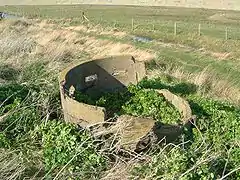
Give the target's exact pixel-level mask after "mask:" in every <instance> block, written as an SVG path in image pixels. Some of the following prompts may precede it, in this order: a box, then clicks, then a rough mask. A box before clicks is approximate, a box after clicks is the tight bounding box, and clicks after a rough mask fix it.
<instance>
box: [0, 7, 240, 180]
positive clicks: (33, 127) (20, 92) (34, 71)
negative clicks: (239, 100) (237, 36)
mask: <svg viewBox="0 0 240 180" xmlns="http://www.w3.org/2000/svg"><path fill="white" fill-rule="evenodd" d="M34 8H35V9H34ZM79 8H80V7H79V6H67V7H58V6H48V7H41V8H39V7H31V6H28V7H11V6H10V7H7V9H8V10H11V11H12V12H17V11H18V13H19V14H21V13H23V12H24V13H25V15H27V16H31V17H33V18H34V17H38V16H40V17H41V18H54V17H55V18H56V19H53V20H51V21H52V22H59V23H60V22H66V20H60V19H59V17H60V15H62V16H63V14H64V15H66V16H69V17H71V16H73V14H74V13H75V15H74V16H75V17H76V16H79ZM81 8H82V9H84V10H86V9H88V10H87V11H88V12H87V16H88V18H89V19H91V21H93V22H94V23H98V22H99V19H100V18H101V16H97V15H98V14H99V12H100V11H102V12H103V11H104V14H103V19H102V20H101V21H103V20H104V19H105V18H106V20H109V19H110V18H111V19H112V18H116V20H117V21H118V22H117V23H118V25H117V26H118V27H120V29H123V30H129V29H130V27H131V26H128V25H130V22H131V16H133V15H135V16H136V17H138V18H139V19H137V18H134V19H136V20H137V22H139V23H140V22H143V21H144V20H146V19H152V21H154V22H159V27H158V25H157V24H156V26H155V28H156V30H157V29H158V28H159V30H160V29H161V28H162V29H164V27H165V25H164V24H162V22H164V20H169V21H170V22H171V23H172V22H174V21H176V20H178V21H183V19H184V22H185V23H186V24H187V25H188V24H189V23H190V24H191V23H192V22H198V21H199V22H200V21H201V22H202V23H203V24H204V23H205V24H208V23H209V21H210V20H206V19H207V17H209V16H212V15H213V14H214V13H216V11H214V10H194V9H190V10H189V9H185V11H182V12H181V13H180V14H179V12H176V9H175V8H151V7H149V8H147V9H146V11H144V12H143V11H142V8H141V7H136V8H135V9H133V8H132V7H127V8H125V7H124V8H123V7H122V9H118V11H116V7H108V8H107V9H106V8H105V7H103V6H91V7H90V6H82V7H81ZM73 9H74V10H73ZM153 9H154V11H153ZM35 10H37V11H36V13H35V12H34V11H35ZM69 10H72V12H71V13H63V12H70V11H69ZM192 12H195V13H197V15H196V16H192ZM218 12H220V11H218ZM221 12H222V11H221ZM34 13H35V14H36V15H34ZM123 13H125V14H124V15H123ZM152 13H155V16H154V15H153V14H152ZM231 13H233V14H235V15H237V14H238V12H231ZM120 15H121V16H120ZM129 17H130V18H129ZM94 18H95V20H94ZM117 18H119V19H117ZM204 19H205V20H204ZM138 20H139V21H138ZM120 22H122V23H123V24H120ZM127 22H128V23H129V24H127ZM211 22H212V21H211ZM236 22H238V20H236ZM1 23H2V22H1ZM212 23H215V25H216V28H215V27H213V28H215V31H213V32H209V33H211V34H213V39H214V41H211V40H212V39H210V40H209V41H207V38H208V36H212V35H211V34H208V33H206V34H205V35H204V36H202V37H197V38H196V36H189V37H190V39H188V35H186V34H184V33H181V34H179V35H178V37H174V36H172V35H171V34H172V32H171V30H170V29H169V30H168V29H167V28H165V29H166V31H162V32H163V34H158V33H156V37H155V38H156V39H158V40H159V39H161V38H162V41H163V42H164V43H166V42H173V43H180V42H181V43H183V44H185V45H188V46H190V45H191V46H192V44H194V43H193V40H195V41H196V39H197V40H199V41H198V42H199V43H198V44H197V45H196V44H194V48H199V47H200V46H201V47H202V46H204V47H206V48H209V49H210V50H217V51H218V50H226V51H227V52H228V51H231V53H232V56H231V57H232V58H233V59H225V61H222V62H221V61H216V59H215V58H214V57H212V56H209V55H204V54H201V53H200V52H198V51H197V50H196V49H194V50H196V51H192V49H190V51H191V52H189V51H185V50H186V49H185V47H179V46H178V45H176V46H175V45H174V46H173V47H171V48H170V47H165V48H163V49H161V48H162V47H161V46H160V45H159V47H158V45H157V44H154V42H152V43H149V44H147V45H146V44H141V43H132V44H133V45H136V46H138V47H140V48H145V49H146V48H147V49H148V48H153V50H154V51H156V52H158V53H159V57H158V58H157V59H156V60H154V61H151V62H149V63H148V67H149V68H151V69H153V68H156V67H161V68H162V69H164V65H163V64H165V65H166V64H167V62H171V63H172V64H175V63H176V64H177V65H180V66H181V65H183V68H186V70H187V69H189V71H194V70H195V69H194V68H191V67H195V66H196V67H200V68H196V69H197V70H196V71H201V69H202V68H205V67H206V65H208V64H210V65H211V68H212V69H213V70H214V71H216V72H218V73H219V74H221V75H222V76H224V75H226V74H224V73H226V72H225V69H224V68H223V67H225V65H226V67H227V69H228V71H229V72H228V73H230V74H231V75H233V76H229V77H235V79H238V78H239V77H237V74H238V69H237V67H238V63H239V62H238V60H237V53H238V52H237V46H238V43H239V42H238V41H236V40H229V41H227V42H225V40H221V39H220V38H218V37H215V36H217V34H218V28H217V27H223V26H225V25H228V26H233V27H234V26H236V23H235V20H234V21H231V23H230V22H223V21H214V22H212ZM70 24H75V25H76V24H80V19H79V18H75V19H73V20H72V21H71V23H70ZM111 24H112V22H110V23H109V21H107V22H106V23H102V25H103V26H109V25H111ZM166 24H167V23H166ZM65 25H66V24H65ZM68 25H69V24H68ZM211 25H212V24H211ZM219 25H222V26H219ZM9 26H10V27H7V28H6V29H3V31H0V41H1V40H4V41H1V43H2V46H0V52H4V53H0V63H1V64H0V179H101V178H104V177H105V178H108V177H109V173H113V176H112V177H114V178H115V179H124V178H125V179H165V180H168V179H181V180H196V179H207V180H215V179H236V180H240V161H239V157H240V144H239V140H240V108H239V106H238V105H236V104H235V105H233V104H231V103H230V102H227V101H226V102H225V101H224V102H223V101H220V100H217V99H213V98H207V97H204V96H202V95H200V94H199V93H198V91H199V89H201V88H202V87H198V86H196V85H193V84H190V83H189V82H185V81H184V80H183V79H181V81H180V80H179V79H177V78H173V77H172V76H169V75H168V76H163V75H161V76H160V77H159V78H155V79H154V78H151V79H145V80H144V81H143V82H141V83H140V84H139V85H138V86H130V87H129V91H128V92H124V93H123V94H121V93H120V94H119V93H116V94H108V93H107V94H104V95H103V96H102V97H98V98H97V99H93V100H92V99H88V98H89V97H87V96H82V95H81V94H79V95H78V96H77V97H76V98H77V99H80V100H81V101H83V100H84V101H85V102H88V103H91V104H95V105H99V106H104V107H106V108H107V110H110V111H109V112H110V115H113V114H114V113H117V114H121V113H128V114H132V115H140V116H150V117H153V118H155V119H156V120H159V121H161V122H162V121H163V120H164V121H165V122H166V123H169V122H171V123H172V122H173V120H174V121H178V119H179V114H178V113H177V112H176V110H175V109H174V108H173V107H171V106H169V104H168V103H167V102H166V101H165V100H164V99H163V97H162V96H159V95H157V94H156V93H154V92H153V91H149V92H146V91H143V90H142V89H143V88H146V89H168V90H170V91H171V92H173V93H175V94H177V95H180V96H182V97H184V98H186V99H187V100H188V101H189V103H190V105H191V108H192V111H193V114H195V115H197V119H196V122H195V123H194V124H193V125H192V129H191V131H186V132H184V133H183V134H182V135H181V136H180V137H179V138H178V139H177V140H176V141H175V142H172V143H170V144H166V143H165V141H164V140H162V141H161V142H162V143H161V144H154V145H153V146H152V147H151V148H150V149H148V151H146V152H142V153H141V154H138V155H137V156H136V154H134V156H131V155H128V156H127V157H126V156H125V154H124V153H121V152H119V147H117V146H115V143H116V142H115V141H116V139H115V136H114V141H113V142H112V141H111V142H109V139H111V138H109V137H103V138H97V137H93V136H91V131H90V130H83V129H81V128H79V127H76V126H73V125H71V124H68V123H66V122H64V121H63V114H62V111H61V102H60V97H59V85H58V79H57V75H58V73H59V71H60V70H61V69H62V68H63V66H67V65H68V63H70V61H73V60H76V59H77V60H78V61H80V60H82V58H86V57H88V54H87V53H86V52H84V50H81V52H79V54H81V55H82V56H78V57H76V56H74V53H73V54H71V56H66V57H65V56H64V59H62V57H63V56H56V57H55V58H52V56H51V54H50V55H49V54H47V53H46V54H44V52H46V50H45V51H44V50H43V51H40V50H39V49H38V51H36V50H35V46H38V45H37V44H36V42H35V40H34V39H31V38H30V39H28V38H26V37H28V36H29V34H28V33H29V32H31V31H29V29H28V28H27V26H28V25H26V24H25V25H24V24H21V23H20V24H19V23H10V24H9ZM171 26H172V24H171V25H169V27H171ZM166 27H167V25H166ZM0 28H2V24H1V25H0ZM183 28H185V29H190V28H191V26H186V27H183ZM1 30H2V29H1ZM10 30H11V31H10ZM10 32H11V33H10ZM133 33H140V32H137V31H135V32H133ZM141 33H144V34H145V33H147V34H146V35H148V36H149V35H150V34H152V32H148V31H147V28H146V30H145V32H141ZM35 35H36V34H35ZM16 37H18V38H16ZM24 37H25V38H24ZM96 37H98V36H97V35H96ZM102 38H104V37H102ZM111 38H112V39H113V40H115V41H117V39H118V38H115V39H114V38H113V37H111ZM171 38H172V40H171ZM181 38H182V39H181ZM6 39H8V40H7V41H6ZM8 41H9V42H12V43H6V42H8ZM16 41H20V42H21V43H18V42H16ZM120 41H122V42H129V41H130V40H129V39H128V37H127V38H126V39H123V40H120ZM3 42H5V43H3ZM216 42H217V43H216ZM215 43H216V44H215ZM65 45H66V44H65ZM195 45H196V46H195ZM211 45H214V46H212V48H213V49H211V48H210V47H211ZM42 46H44V45H42ZM8 47H9V48H8ZM56 47H57V46H56ZM45 48H46V49H48V48H49V47H45ZM221 48H223V49H221ZM224 48H226V49H224ZM6 49H7V50H8V51H5V50H6ZM167 50H168V51H167ZM39 51H40V52H39ZM164 52H165V53H164ZM206 56H207V57H206ZM68 57H71V58H68ZM65 60H66V61H65ZM227 60H228V61H227ZM210 62H211V63H210ZM204 85H205V86H208V84H204ZM205 86H204V87H205ZM210 90H211V89H210ZM204 92H205V93H211V91H209V90H208V91H207V92H206V91H204ZM235 96H237V94H235ZM116 99H117V100H116ZM149 107H150V108H149ZM159 109H160V111H158V110H159ZM109 144H110V145H109ZM110 146H111V148H109V147H110ZM106 147H107V148H106ZM119 162H124V165H122V166H123V167H120V168H116V167H118V166H116V165H118V164H119ZM125 164H127V167H128V168H125V169H126V172H124V173H123V174H121V173H122V172H121V173H118V171H120V170H122V169H124V166H125ZM115 173H116V174H115Z"/></svg>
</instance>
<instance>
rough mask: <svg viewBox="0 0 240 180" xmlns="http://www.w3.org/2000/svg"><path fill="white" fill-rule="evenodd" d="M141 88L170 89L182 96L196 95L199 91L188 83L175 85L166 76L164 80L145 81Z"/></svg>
mask: <svg viewBox="0 0 240 180" xmlns="http://www.w3.org/2000/svg"><path fill="white" fill-rule="evenodd" d="M139 86H140V87H142V88H146V89H168V90H169V91H171V92H172V93H176V94H179V95H181V96H184V95H190V94H194V93H196V91H197V86H196V85H194V84H191V83H187V82H181V83H175V82H173V79H172V77H170V76H166V77H165V78H164V79H162V78H156V79H144V80H142V81H141V82H140V83H139Z"/></svg>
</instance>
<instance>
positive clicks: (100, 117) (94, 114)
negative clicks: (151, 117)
mask: <svg viewBox="0 0 240 180" xmlns="http://www.w3.org/2000/svg"><path fill="white" fill-rule="evenodd" d="M111 58H112V59H113V58H115V59H116V58H123V59H130V60H132V61H133V62H134V64H135V65H134V68H135V70H136V68H137V69H140V71H141V72H144V73H138V71H137V70H136V77H135V78H136V80H137V81H138V80H141V79H143V78H144V77H145V75H146V69H145V65H144V63H143V62H138V61H136V60H135V59H134V57H133V56H131V55H119V56H109V57H105V58H98V59H94V60H92V61H100V60H101V61H102V60H104V59H111ZM88 62H90V61H89V60H86V61H81V62H78V63H72V64H70V65H69V66H68V67H67V68H65V69H64V70H62V71H61V72H60V75H59V86H60V94H61V103H62V108H63V112H64V119H65V121H67V122H72V123H74V124H78V125H80V126H82V127H84V128H86V127H89V126H91V125H94V124H99V123H104V122H105V120H106V118H107V116H106V109H105V108H104V107H99V106H94V105H89V104H85V103H81V102H78V101H76V100H74V99H73V98H71V96H70V95H69V94H68V93H69V90H68V89H66V88H65V86H64V85H65V83H66V79H65V78H66V75H67V74H68V73H69V72H70V71H71V70H72V69H73V68H75V67H77V66H80V65H82V64H85V63H88ZM89 122H91V123H89Z"/></svg>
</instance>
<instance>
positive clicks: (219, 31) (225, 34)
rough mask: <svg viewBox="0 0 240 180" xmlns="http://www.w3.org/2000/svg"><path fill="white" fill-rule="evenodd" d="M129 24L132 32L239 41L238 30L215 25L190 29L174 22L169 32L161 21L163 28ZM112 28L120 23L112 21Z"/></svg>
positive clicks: (145, 24) (199, 25) (134, 22)
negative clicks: (184, 34) (185, 34)
mask: <svg viewBox="0 0 240 180" xmlns="http://www.w3.org/2000/svg"><path fill="white" fill-rule="evenodd" d="M100 18H101V20H102V17H100ZM104 21H105V23H108V24H111V21H108V20H104ZM170 22H171V21H170ZM129 23H130V26H131V30H132V31H133V32H136V31H137V30H140V29H141V27H142V26H143V27H144V30H147V31H149V32H151V31H152V32H154V33H157V32H158V30H161V31H162V32H164V30H165V31H167V33H171V32H172V33H173V35H174V36H178V35H180V34H182V33H184V32H189V33H191V32H192V33H194V34H196V35H198V36H202V35H203V36H204V35H206V36H211V37H215V38H221V39H224V40H230V39H237V40H240V29H239V31H238V29H237V28H236V27H232V28H230V27H225V28H217V26H216V25H215V24H201V23H199V24H197V23H196V24H194V25H192V24H191V27H188V26H187V25H189V24H187V23H186V26H183V25H184V24H185V23H184V22H177V21H176V22H172V23H173V25H172V30H171V24H170V23H167V22H165V21H163V24H164V23H165V24H166V26H164V25H163V24H161V23H153V22H151V23H148V22H147V21H146V23H145V22H142V23H138V22H137V20H136V19H134V18H131V19H130V20H129ZM129 23H126V22H124V23H123V26H124V27H127V26H126V25H127V24H128V25H129ZM158 25H159V26H161V29H158ZM209 25H210V26H209ZM206 26H208V27H206ZM113 27H114V28H115V29H116V28H120V27H121V22H119V21H117V20H114V21H113ZM220 27H221V26H220ZM190 29H191V31H190ZM230 29H234V31H230ZM211 30H212V31H211ZM234 37H235V38H234Z"/></svg>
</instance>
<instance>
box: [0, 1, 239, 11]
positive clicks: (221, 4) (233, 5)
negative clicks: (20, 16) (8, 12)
mask: <svg viewBox="0 0 240 180" xmlns="http://www.w3.org/2000/svg"><path fill="white" fill-rule="evenodd" d="M6 4H14V5H48V4H105V5H139V6H176V7H189V8H209V9H228V10H240V1H239V0H1V1H0V5H6Z"/></svg>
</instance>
